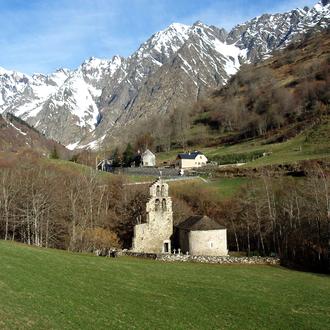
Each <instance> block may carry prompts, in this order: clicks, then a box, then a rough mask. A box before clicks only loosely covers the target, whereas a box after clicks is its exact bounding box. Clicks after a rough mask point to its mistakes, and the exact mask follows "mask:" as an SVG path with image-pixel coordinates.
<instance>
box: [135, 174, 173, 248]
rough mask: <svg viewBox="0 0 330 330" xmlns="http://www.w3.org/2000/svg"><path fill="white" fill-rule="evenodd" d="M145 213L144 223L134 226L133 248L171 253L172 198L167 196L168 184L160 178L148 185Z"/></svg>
mask: <svg viewBox="0 0 330 330" xmlns="http://www.w3.org/2000/svg"><path fill="white" fill-rule="evenodd" d="M146 213H147V218H146V223H143V224H139V225H136V226H135V227H134V239H133V250H134V251H137V252H146V253H171V236H172V234H173V211H172V200H171V197H169V196H168V184H167V183H166V182H165V181H164V180H163V179H162V178H159V179H158V180H157V181H156V182H154V183H153V184H152V185H151V186H150V198H149V201H148V202H147V204H146Z"/></svg>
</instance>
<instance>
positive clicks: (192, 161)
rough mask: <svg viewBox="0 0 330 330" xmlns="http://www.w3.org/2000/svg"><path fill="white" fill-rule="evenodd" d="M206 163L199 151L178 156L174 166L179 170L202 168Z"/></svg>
mask: <svg viewBox="0 0 330 330" xmlns="http://www.w3.org/2000/svg"><path fill="white" fill-rule="evenodd" d="M206 163H207V158H206V157H205V155H204V154H202V153H201V152H199V151H194V152H189V153H182V154H178V156H177V157H176V166H177V167H179V168H181V169H189V168H194V167H202V166H205V165H206Z"/></svg>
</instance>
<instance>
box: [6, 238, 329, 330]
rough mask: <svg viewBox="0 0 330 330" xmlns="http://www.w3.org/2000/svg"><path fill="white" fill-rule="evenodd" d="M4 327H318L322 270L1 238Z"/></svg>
mask: <svg viewBox="0 0 330 330" xmlns="http://www.w3.org/2000/svg"><path fill="white" fill-rule="evenodd" d="M0 261H1V268H0V328H3V329H256V328H264V329H326V328H328V326H329V320H330V299H329V292H330V277H329V276H324V275H317V274H311V273H303V272H296V271H292V270H288V269H285V268H282V267H277V266H276V267H275V266H253V265H245V266H243V265H207V264H194V263H187V264H182V263H162V262H158V261H152V260H142V259H135V258H128V257H120V258H115V259H111V258H102V257H95V256H92V255H83V254H75V253H69V252H65V251H60V250H52V249H42V248H33V247H28V246H25V245H21V244H16V243H11V242H9V243H8V242H4V241H0Z"/></svg>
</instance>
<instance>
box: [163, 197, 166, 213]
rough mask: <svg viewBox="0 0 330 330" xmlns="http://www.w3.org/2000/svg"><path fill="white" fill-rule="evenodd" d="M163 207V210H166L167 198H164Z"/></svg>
mask: <svg viewBox="0 0 330 330" xmlns="http://www.w3.org/2000/svg"><path fill="white" fill-rule="evenodd" d="M162 209H163V211H166V199H163V200H162Z"/></svg>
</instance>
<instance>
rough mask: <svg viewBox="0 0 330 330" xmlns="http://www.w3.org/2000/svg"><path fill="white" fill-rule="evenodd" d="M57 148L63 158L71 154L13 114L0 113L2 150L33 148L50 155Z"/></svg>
mask: <svg viewBox="0 0 330 330" xmlns="http://www.w3.org/2000/svg"><path fill="white" fill-rule="evenodd" d="M54 149H56V152H57V153H58V155H59V156H61V157H62V158H67V157H68V156H69V153H70V152H69V150H67V149H66V148H65V147H64V146H63V145H61V144H59V143H57V142H55V141H54V140H49V139H47V138H46V137H45V136H44V135H42V134H41V133H39V132H38V131H37V130H36V129H34V128H33V127H31V126H30V125H29V124H27V123H26V122H24V121H23V120H22V119H19V118H17V117H15V116H14V115H12V114H9V113H8V114H6V115H3V116H1V115H0V152H18V151H22V150H33V151H34V152H37V153H39V154H42V155H49V154H50V153H51V152H53V151H54Z"/></svg>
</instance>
